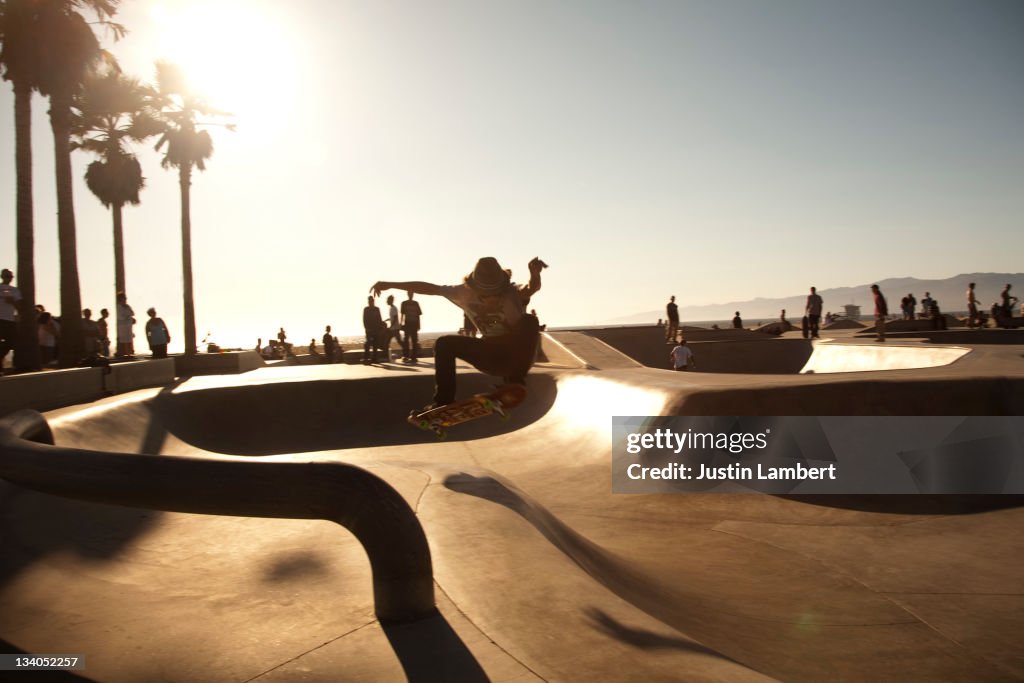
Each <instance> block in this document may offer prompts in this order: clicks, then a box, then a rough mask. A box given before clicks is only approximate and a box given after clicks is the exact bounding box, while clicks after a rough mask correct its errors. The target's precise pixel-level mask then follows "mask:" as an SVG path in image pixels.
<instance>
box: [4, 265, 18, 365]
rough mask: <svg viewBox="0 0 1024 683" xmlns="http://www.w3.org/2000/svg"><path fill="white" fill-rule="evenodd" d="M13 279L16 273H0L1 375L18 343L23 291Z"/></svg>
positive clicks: (6, 271) (8, 271)
mask: <svg viewBox="0 0 1024 683" xmlns="http://www.w3.org/2000/svg"><path fill="white" fill-rule="evenodd" d="M13 279H14V273H12V272H11V271H10V270H9V269H7V268H4V269H3V270H2V271H0V283H2V284H0V374H2V373H3V366H4V359H5V358H6V357H7V352H8V351H11V350H13V349H14V347H15V345H17V343H18V323H17V319H18V315H17V314H18V304H19V303H20V302H21V290H20V289H18V288H17V287H15V286H14V285H12V284H11V280H13ZM19 353H20V352H19ZM20 364H21V363H20V361H19V365H20Z"/></svg>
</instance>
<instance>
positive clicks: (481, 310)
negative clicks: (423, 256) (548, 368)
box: [370, 256, 547, 410]
mask: <svg viewBox="0 0 1024 683" xmlns="http://www.w3.org/2000/svg"><path fill="white" fill-rule="evenodd" d="M528 267H529V270H530V282H529V284H526V285H517V284H515V283H514V282H512V271H511V270H505V269H503V268H502V267H501V265H500V264H499V263H498V261H497V259H495V258H494V257H491V256H486V257H484V258H481V259H480V260H479V261H477V263H476V267H474V268H473V272H471V273H470V274H469V275H467V276H466V277H465V278H463V282H462V284H459V285H448V286H443V285H435V284H432V283H430V282H418V281H414V282H387V281H383V280H382V281H379V282H377V283H375V284H374V285H373V287H372V288H371V290H370V291H372V292H373V294H374V296H379V295H380V293H381V292H383V291H385V290H388V289H401V290H405V291H407V292H412V293H414V294H422V295H424V296H443V297H444V298H446V299H448V300H449V301H451V302H452V303H453V304H455V305H456V306H458V307H459V308H461V309H462V310H463V311H464V312H465V314H466V315H468V316H469V319H470V320H471V321H472V322H473V325H475V326H476V328H477V329H478V330H479V331H480V333H481V334H482V335H483V337H481V338H477V337H465V336H460V335H456V334H451V335H445V336H443V337H441V338H439V339H438V340H437V342H436V343H435V345H434V381H435V383H436V388H435V390H434V401H433V404H431V405H430V406H427V407H426V408H425V410H426V409H429V408H431V407H436V406H442V405H447V404H449V403H451V402H452V401H454V400H455V359H456V358H461V359H462V360H465V361H468V362H469V363H471V364H472V365H473V366H474V367H476V368H477V369H479V370H480V371H482V372H486V373H488V374H491V375H497V376H499V377H503V378H504V381H505V383H506V384H524V383H525V381H526V374H527V373H528V372H529V371H530V367H531V366H532V365H533V360H534V358H535V356H536V350H537V342H538V340H539V338H540V330H539V324H538V322H537V318H536V316H532V315H530V314H529V313H527V312H526V307H527V305H528V304H529V301H530V297H532V296H533V295H534V294H536V293H537V292H538V291H539V290H540V286H541V283H540V271H541V270H542V269H544V268H545V267H547V264H545V263H544V262H543V261H541V260H540V259H539V258H535V259H533V260H532V261H530V263H529V266H528Z"/></svg>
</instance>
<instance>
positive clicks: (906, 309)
mask: <svg viewBox="0 0 1024 683" xmlns="http://www.w3.org/2000/svg"><path fill="white" fill-rule="evenodd" d="M900 310H901V311H903V319H904V320H912V319H913V315H914V309H913V308H911V304H910V297H908V296H905V297H903V298H902V299H900Z"/></svg>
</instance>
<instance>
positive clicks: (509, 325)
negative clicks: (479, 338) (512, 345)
mask: <svg viewBox="0 0 1024 683" xmlns="http://www.w3.org/2000/svg"><path fill="white" fill-rule="evenodd" d="M440 290H441V291H440V292H438V293H439V294H440V295H441V296H443V297H445V298H446V299H448V300H449V301H451V302H452V303H453V304H455V305H456V306H458V307H459V308H461V309H462V310H463V311H465V313H466V315H468V316H469V319H470V320H471V321H472V322H473V324H474V325H475V326H476V329H478V330H480V333H481V334H482V335H483V336H485V337H497V336H500V335H503V334H508V333H510V332H511V331H512V330H514V329H515V328H516V326H517V325H518V324H519V321H520V320H522V318H523V314H524V313H526V304H527V302H528V301H529V297H528V296H526V294H524V292H523V288H522V287H519V286H518V285H516V284H511V285H509V286H508V287H507V288H505V290H504V291H503V292H502V293H501V295H500V296H498V297H496V298H494V299H490V300H484V299H483V298H482V297H481V296H480V295H479V294H478V293H477V291H476V290H475V289H473V288H472V287H470V286H469V285H466V284H461V285H450V286H444V287H441V288H440Z"/></svg>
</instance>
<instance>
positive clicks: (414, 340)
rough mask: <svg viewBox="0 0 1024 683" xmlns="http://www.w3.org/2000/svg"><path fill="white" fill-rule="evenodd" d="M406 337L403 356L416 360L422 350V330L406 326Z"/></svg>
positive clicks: (403, 342)
mask: <svg viewBox="0 0 1024 683" xmlns="http://www.w3.org/2000/svg"><path fill="white" fill-rule="evenodd" d="M404 330H405V339H403V340H402V358H408V359H410V360H416V358H417V356H418V355H419V350H420V331H419V329H413V328H411V327H406V328H404Z"/></svg>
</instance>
